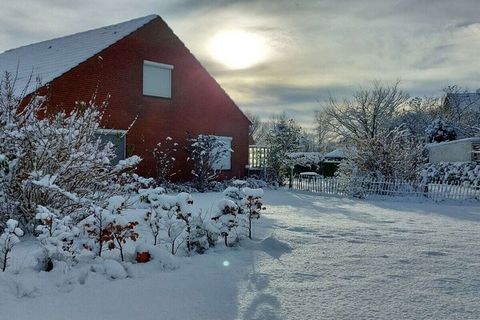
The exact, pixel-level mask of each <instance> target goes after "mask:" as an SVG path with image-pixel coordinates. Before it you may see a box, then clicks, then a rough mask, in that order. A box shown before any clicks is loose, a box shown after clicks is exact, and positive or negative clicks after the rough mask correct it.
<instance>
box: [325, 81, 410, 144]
mask: <svg viewBox="0 0 480 320" xmlns="http://www.w3.org/2000/svg"><path fill="white" fill-rule="evenodd" d="M398 85H399V82H398V81H397V82H395V83H393V84H382V83H380V82H378V81H375V82H373V84H372V85H371V87H369V88H366V89H360V90H358V91H357V92H356V93H355V94H354V95H353V98H352V99H348V98H345V99H343V101H342V102H338V101H337V100H335V99H334V98H330V101H329V103H328V105H327V107H326V109H325V112H326V113H327V115H328V116H330V117H331V119H332V130H333V131H334V132H335V133H337V134H338V135H339V136H341V137H343V138H344V139H345V140H353V141H358V140H362V139H371V138H375V137H376V136H377V135H380V134H384V133H386V132H387V131H388V130H389V129H391V128H392V126H393V120H394V118H395V117H396V116H397V115H398V114H399V113H400V111H401V109H402V107H403V106H404V105H405V104H406V103H407V101H408V98H409V96H408V94H407V93H405V92H403V91H402V90H400V89H399V87H398Z"/></svg>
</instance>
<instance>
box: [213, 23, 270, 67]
mask: <svg viewBox="0 0 480 320" xmlns="http://www.w3.org/2000/svg"><path fill="white" fill-rule="evenodd" d="M208 51H209V53H210V54H211V56H212V57H213V58H214V59H215V60H217V61H218V62H220V63H222V64H223V65H225V66H226V67H227V68H229V69H246V68H249V67H251V66H253V65H255V64H258V63H260V62H263V61H264V60H265V59H266V57H267V55H268V48H267V45H266V41H265V38H263V37H262V36H260V35H257V34H254V33H251V32H245V31H238V30H231V31H222V32H220V33H217V34H216V35H215V36H214V37H213V38H212V39H211V40H210V41H209V43H208Z"/></svg>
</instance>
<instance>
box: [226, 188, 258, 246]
mask: <svg viewBox="0 0 480 320" xmlns="http://www.w3.org/2000/svg"><path fill="white" fill-rule="evenodd" d="M223 194H224V196H225V197H227V198H229V199H230V200H232V201H233V202H234V203H235V204H236V206H237V212H236V213H237V216H236V218H237V222H238V225H239V226H240V227H243V228H245V229H246V230H247V234H248V238H249V239H252V221H253V219H259V218H260V212H261V211H262V210H265V208H264V207H263V203H262V195H263V190H262V189H260V188H256V189H252V188H248V187H245V188H237V187H228V188H227V189H225V191H223Z"/></svg>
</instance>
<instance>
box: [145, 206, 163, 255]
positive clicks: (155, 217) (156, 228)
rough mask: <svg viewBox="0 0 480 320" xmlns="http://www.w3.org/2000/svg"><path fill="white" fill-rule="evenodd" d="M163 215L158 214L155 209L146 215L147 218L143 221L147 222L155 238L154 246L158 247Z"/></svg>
mask: <svg viewBox="0 0 480 320" xmlns="http://www.w3.org/2000/svg"><path fill="white" fill-rule="evenodd" d="M161 218H162V217H161V215H160V214H158V213H157V212H156V210H155V209H151V210H149V211H147V212H146V213H145V216H144V217H143V219H144V220H145V222H146V223H147V224H148V227H149V230H150V232H151V234H152V237H153V245H154V246H156V245H157V241H158V235H159V234H160V228H161V225H160V221H161Z"/></svg>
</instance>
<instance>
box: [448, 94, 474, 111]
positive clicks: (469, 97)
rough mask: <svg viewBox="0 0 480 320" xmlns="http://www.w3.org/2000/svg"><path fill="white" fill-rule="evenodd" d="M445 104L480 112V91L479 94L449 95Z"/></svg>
mask: <svg viewBox="0 0 480 320" xmlns="http://www.w3.org/2000/svg"><path fill="white" fill-rule="evenodd" d="M445 100H446V101H445V102H448V103H449V104H451V105H452V106H455V107H458V108H460V109H462V110H464V109H470V110H477V111H478V110H480V91H477V92H461V93H447V96H446V97H445Z"/></svg>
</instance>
